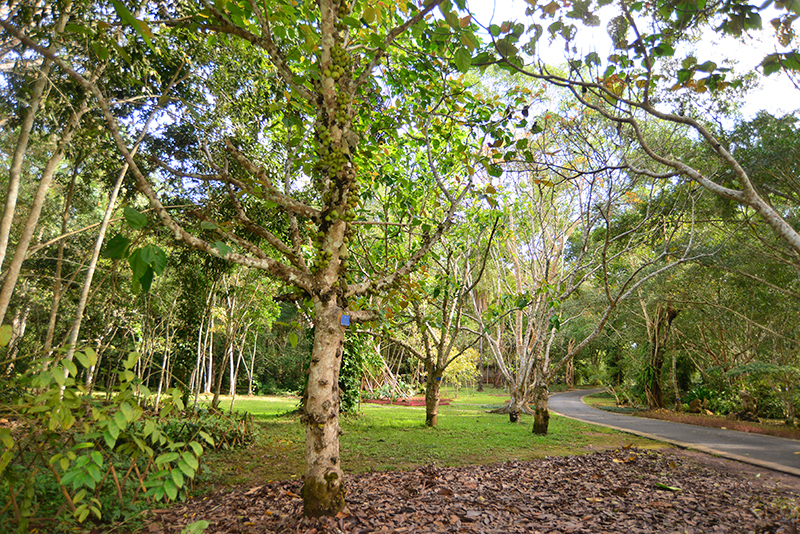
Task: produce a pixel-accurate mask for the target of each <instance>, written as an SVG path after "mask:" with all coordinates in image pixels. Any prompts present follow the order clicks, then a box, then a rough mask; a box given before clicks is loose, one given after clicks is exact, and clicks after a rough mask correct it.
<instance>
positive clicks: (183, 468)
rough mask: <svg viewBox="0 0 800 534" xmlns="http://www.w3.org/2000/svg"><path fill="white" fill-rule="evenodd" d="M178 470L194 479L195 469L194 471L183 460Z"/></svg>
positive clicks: (180, 461)
mask: <svg viewBox="0 0 800 534" xmlns="http://www.w3.org/2000/svg"><path fill="white" fill-rule="evenodd" d="M178 469H180V470H181V471H182V472H183V474H184V475H186V476H187V477H189V478H193V477H194V469H192V468H191V467H190V466H189V464H187V463H186V462H185V461H184V460H183V459H180V460H178Z"/></svg>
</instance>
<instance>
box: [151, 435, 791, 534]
mask: <svg viewBox="0 0 800 534" xmlns="http://www.w3.org/2000/svg"><path fill="white" fill-rule="evenodd" d="M299 492H300V482H276V483H270V484H266V485H264V486H259V487H256V488H251V489H249V490H245V491H234V492H230V493H217V494H212V495H209V496H207V497H204V498H199V499H195V500H191V501H189V502H187V503H184V504H183V505H181V506H178V507H175V508H173V509H171V510H164V511H159V513H153V514H152V515H151V516H150V518H149V520H148V521H149V524H148V525H147V526H146V527H145V532H150V533H154V534H155V533H160V534H177V533H179V532H180V531H181V530H182V529H183V527H184V526H185V525H187V524H189V523H191V522H193V521H198V520H200V519H205V520H207V521H209V522H211V526H210V527H209V528H208V529H207V530H206V532H207V533H226V534H239V533H253V534H261V533H303V534H323V533H340V532H341V533H353V534H355V533H366V532H396V533H402V532H464V533H473V532H474V533H478V532H479V533H504V534H505V533H522V532H524V533H543V534H544V533H547V534H550V533H553V534H555V533H564V534H566V533H593V534H601V533H606V532H624V533H626V534H634V533H639V532H669V533H678V532H680V533H703V534H707V533H716V532H736V533H747V532H755V533H767V532H770V533H781V534H792V533H796V532H797V529H798V528H800V523H798V521H797V518H794V519H791V518H790V517H789V515H790V513H789V511H788V508H787V506H788V507H789V508H791V507H794V506H797V504H796V503H797V502H798V499H800V495H798V494H796V493H791V492H787V491H777V490H776V489H774V488H767V487H765V486H760V485H754V484H752V483H751V482H748V481H746V480H744V479H743V478H741V477H738V476H735V475H733V474H730V473H721V472H716V471H712V470H711V469H708V468H706V467H703V466H702V465H700V464H698V463H697V462H695V461H694V460H692V459H691V458H687V457H683V456H679V455H676V454H673V453H669V452H668V453H656V452H650V451H642V450H636V449H623V450H619V451H608V452H601V453H594V454H590V455H586V456H570V457H559V458H547V459H545V460H540V461H535V462H508V463H503V464H492V465H485V466H469V467H459V468H438V467H435V466H426V467H422V468H419V469H416V470H414V471H409V472H382V473H368V474H364V475H357V476H351V477H349V479H348V504H349V508H350V509H349V514H340V517H338V518H323V519H317V520H311V519H306V518H302V517H301V516H300V513H301V510H302V500H301V499H300V496H299Z"/></svg>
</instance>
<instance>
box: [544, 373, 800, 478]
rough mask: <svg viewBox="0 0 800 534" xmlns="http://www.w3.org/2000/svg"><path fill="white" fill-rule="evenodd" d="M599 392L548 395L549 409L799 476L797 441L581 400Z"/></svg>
mask: <svg viewBox="0 0 800 534" xmlns="http://www.w3.org/2000/svg"><path fill="white" fill-rule="evenodd" d="M600 391H602V390H600V389H596V390H578V391H567V392H565V393H557V394H555V395H553V396H552V397H550V410H552V411H553V412H555V413H557V414H558V415H562V416H564V417H569V418H570V419H577V420H578V421H584V422H586V423H593V424H596V425H601V426H605V427H608V428H613V429H616V430H621V431H623V432H629V433H631V434H636V435H638V436H643V437H646V438H651V439H654V440H658V441H666V442H667V443H672V444H673V445H677V446H679V447H683V448H687V449H693V450H697V451H702V452H706V453H709V454H715V455H718V456H722V457H725V458H729V459H731V460H738V461H740V462H746V463H749V464H754V465H759V466H761V467H766V468H768V469H774V470H775V471H781V472H784V473H789V474H792V475H796V476H800V441H798V440H794V439H786V438H776V437H773V436H765V435H762V434H749V433H746V432H737V431H735V430H723V429H719V428H706V427H702V426H694V425H686V424H683V423H671V422H669V421H660V420H657V419H646V418H644V417H633V416H630V415H620V414H616V413H612V412H607V411H604V410H598V409H597V408H592V407H591V406H588V405H587V404H585V403H584V402H583V401H582V400H581V399H582V397H584V396H586V395H590V394H592V393H597V392H600Z"/></svg>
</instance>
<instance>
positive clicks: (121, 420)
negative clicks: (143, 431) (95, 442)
mask: <svg viewBox="0 0 800 534" xmlns="http://www.w3.org/2000/svg"><path fill="white" fill-rule="evenodd" d="M109 424H110V422H109ZM114 424H115V425H116V426H117V428H119V429H120V430H125V429H126V428H128V421H127V420H126V419H125V414H123V413H122V412H117V413H115V414H114Z"/></svg>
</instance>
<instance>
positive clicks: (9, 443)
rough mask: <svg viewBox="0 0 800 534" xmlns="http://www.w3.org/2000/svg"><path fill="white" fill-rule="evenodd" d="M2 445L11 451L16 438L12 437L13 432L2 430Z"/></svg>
mask: <svg viewBox="0 0 800 534" xmlns="http://www.w3.org/2000/svg"><path fill="white" fill-rule="evenodd" d="M0 443H2V444H3V445H4V446H5V448H6V449H10V448H12V447H13V446H14V438H13V437H11V430H9V429H7V428H0Z"/></svg>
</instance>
